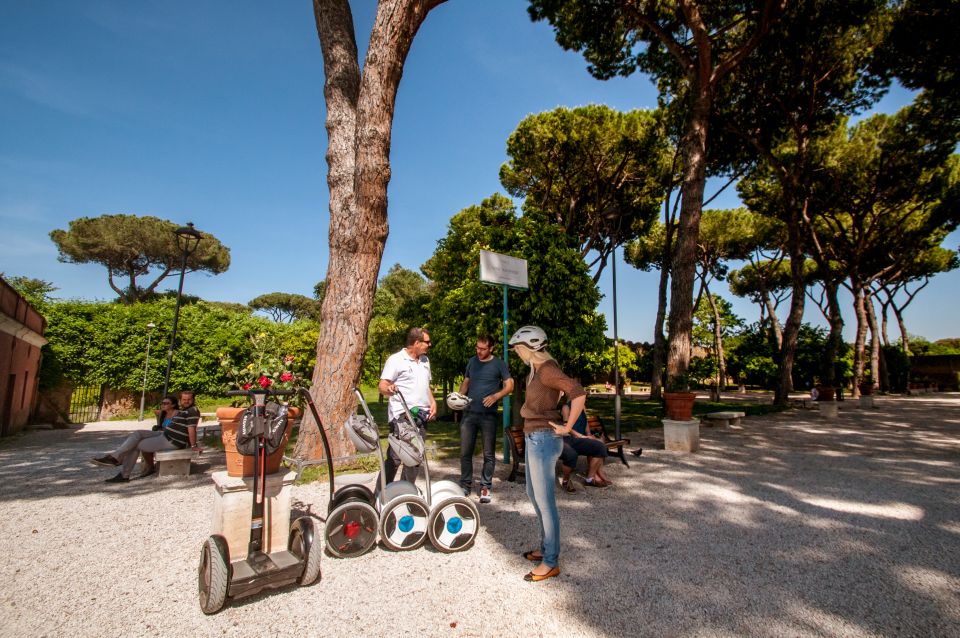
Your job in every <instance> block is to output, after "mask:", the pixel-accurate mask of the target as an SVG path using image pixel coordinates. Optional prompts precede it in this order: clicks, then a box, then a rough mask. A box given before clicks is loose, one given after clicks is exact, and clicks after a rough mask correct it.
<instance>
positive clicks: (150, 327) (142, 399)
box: [139, 321, 157, 421]
mask: <svg viewBox="0 0 960 638" xmlns="http://www.w3.org/2000/svg"><path fill="white" fill-rule="evenodd" d="M156 327H157V326H156V324H154V323H153V322H152V321H151V322H150V323H148V324H147V329H148V332H147V359H146V361H144V362H143V392H141V393H140V419H139V420H140V421H143V406H144V403H146V399H147V370H149V369H150V337H152V336H153V329H154V328H156Z"/></svg>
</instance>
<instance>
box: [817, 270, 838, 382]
mask: <svg viewBox="0 0 960 638" xmlns="http://www.w3.org/2000/svg"><path fill="white" fill-rule="evenodd" d="M823 290H824V295H825V297H826V299H827V320H828V322H829V323H830V332H829V333H828V334H827V347H826V348H825V349H824V351H823V358H822V360H821V366H820V375H821V381H823V383H824V384H826V385H835V384H836V385H842V384H843V379H837V378H836V377H837V373H836V371H837V357H838V356H840V346H841V345H843V314H842V313H841V312H840V298H839V297H838V296H837V293H838V292H839V290H840V284H839V283H837V282H836V281H824V282H823Z"/></svg>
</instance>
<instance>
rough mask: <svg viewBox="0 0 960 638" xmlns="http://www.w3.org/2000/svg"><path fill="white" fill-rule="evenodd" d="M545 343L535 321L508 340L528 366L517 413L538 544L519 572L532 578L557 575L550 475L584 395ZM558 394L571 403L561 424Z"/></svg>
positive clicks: (556, 515) (554, 501) (557, 532)
mask: <svg viewBox="0 0 960 638" xmlns="http://www.w3.org/2000/svg"><path fill="white" fill-rule="evenodd" d="M546 345H547V335H546V333H545V332H544V331H543V330H542V329H540V328H538V327H537V326H524V327H522V328H520V329H519V330H517V332H516V333H515V334H514V335H513V337H512V338H511V339H510V346H511V348H512V349H513V351H514V352H516V353H517V356H519V357H520V358H521V359H522V360H523V362H524V363H526V364H528V365H529V366H530V375H529V376H528V377H527V394H526V397H525V400H524V403H523V407H521V408H520V415H521V416H522V417H523V435H524V464H525V465H526V468H527V496H528V497H529V498H530V502H531V503H533V509H534V511H535V512H536V513H537V522H538V524H539V526H540V547H539V548H538V549H532V550H530V551H528V552H525V553H524V554H523V556H524V558H526V559H527V560H530V561H534V562H539V563H540V564H539V565H537V566H536V567H534V568H533V569H532V570H531V571H530V573H528V574H527V575H526V576H524V577H523V579H524V580H527V581H533V582H539V581H541V580H546V579H547V578H553V577H554V576H559V575H560V567H559V560H560V512H559V510H558V509H557V495H556V491H555V489H554V485H555V480H554V474H555V468H556V465H557V459H559V458H560V452H561V451H562V450H563V437H564V436H565V435H567V434H569V433H570V431H571V430H572V429H573V426H574V424H575V423H576V422H577V419H578V418H579V417H580V413H581V412H583V407H584V404H585V403H586V397H587V394H586V392H584V390H583V387H581V385H580V384H579V383H577V382H576V381H575V380H573V379H571V378H570V377H568V376H567V375H565V374H564V373H563V372H562V371H561V370H560V366H558V365H557V362H556V361H555V360H554V358H553V357H552V356H550V353H549V352H547V351H546V350H545V349H544V348H545V347H546ZM561 394H563V395H565V396H566V398H567V400H568V401H569V402H570V413H569V415H568V416H567V419H566V422H565V423H563V424H562V425H561V424H560V423H559V421H561V417H560V411H559V410H558V409H557V403H558V402H559V400H560V395H561Z"/></svg>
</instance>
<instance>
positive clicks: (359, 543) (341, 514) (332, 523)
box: [323, 501, 377, 558]
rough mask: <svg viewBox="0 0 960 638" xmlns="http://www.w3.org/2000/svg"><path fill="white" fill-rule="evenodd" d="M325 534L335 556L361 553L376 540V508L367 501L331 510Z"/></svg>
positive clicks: (349, 556)
mask: <svg viewBox="0 0 960 638" xmlns="http://www.w3.org/2000/svg"><path fill="white" fill-rule="evenodd" d="M323 533H324V539H325V540H326V544H327V551H328V552H330V554H331V555H332V556H335V557H336V558H353V557H355V556H360V555H361V554H364V553H366V552H367V551H369V549H370V548H371V547H373V545H374V543H376V542H377V510H375V509H373V506H372V505H370V503H367V502H365V501H347V502H346V503H341V504H340V505H338V506H337V507H335V508H333V510H331V511H330V514H329V515H328V516H327V525H326V527H324V530H323Z"/></svg>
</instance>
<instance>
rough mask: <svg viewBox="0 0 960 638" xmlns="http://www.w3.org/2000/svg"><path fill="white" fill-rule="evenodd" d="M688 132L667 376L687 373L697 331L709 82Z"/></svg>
mask: <svg viewBox="0 0 960 638" xmlns="http://www.w3.org/2000/svg"><path fill="white" fill-rule="evenodd" d="M694 91H695V92H696V95H697V98H696V99H695V100H694V103H693V107H692V111H691V115H690V120H689V122H688V126H687V134H686V136H685V137H684V139H683V142H682V144H681V147H682V155H683V185H682V187H681V203H680V219H679V221H678V224H677V243H676V248H675V250H674V253H673V263H672V267H671V268H670V319H669V328H668V331H669V344H668V353H667V379H668V381H669V379H670V377H672V376H674V375H676V374H682V373H684V372H686V370H687V367H688V366H689V365H690V335H691V331H692V330H693V282H694V278H695V276H696V259H697V240H698V238H699V236H700V215H701V213H702V202H703V190H704V185H705V182H706V165H707V161H706V160H707V157H706V150H707V123H708V120H709V116H710V108H711V105H712V99H713V95H712V93H711V87H710V86H709V84H708V83H706V82H697V83H696V86H695V88H694Z"/></svg>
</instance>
